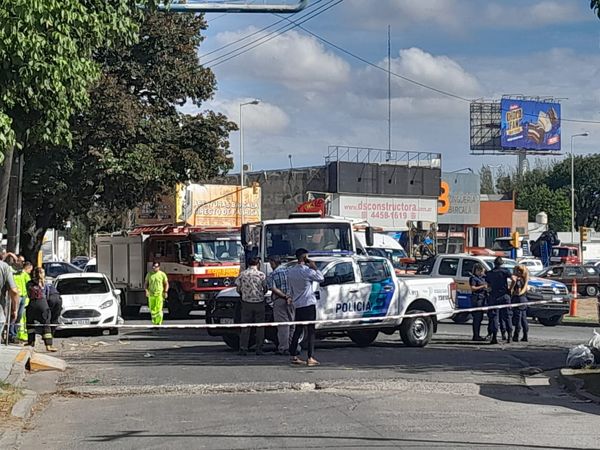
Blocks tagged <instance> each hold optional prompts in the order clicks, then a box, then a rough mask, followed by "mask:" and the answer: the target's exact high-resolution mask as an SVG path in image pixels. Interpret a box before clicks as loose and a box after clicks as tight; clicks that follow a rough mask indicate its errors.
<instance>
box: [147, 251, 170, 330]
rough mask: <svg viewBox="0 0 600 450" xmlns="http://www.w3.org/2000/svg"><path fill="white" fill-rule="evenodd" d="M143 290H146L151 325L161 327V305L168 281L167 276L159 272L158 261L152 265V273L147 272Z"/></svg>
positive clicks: (165, 295) (165, 296)
mask: <svg viewBox="0 0 600 450" xmlns="http://www.w3.org/2000/svg"><path fill="white" fill-rule="evenodd" d="M144 288H145V289H146V297H147V298H148V308H149V309H150V316H151V317H152V323H153V324H154V325H161V324H162V322H163V304H164V301H165V298H167V293H168V292H169V279H168V278H167V274H166V273H164V272H163V271H162V270H160V263H159V262H158V261H155V262H154V263H152V272H148V274H147V275H146V282H145V283H144Z"/></svg>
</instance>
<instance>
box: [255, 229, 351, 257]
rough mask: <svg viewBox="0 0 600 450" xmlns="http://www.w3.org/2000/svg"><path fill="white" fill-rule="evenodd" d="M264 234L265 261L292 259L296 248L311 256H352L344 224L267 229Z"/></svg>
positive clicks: (348, 231) (348, 236) (348, 232)
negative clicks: (337, 254)
mask: <svg viewBox="0 0 600 450" xmlns="http://www.w3.org/2000/svg"><path fill="white" fill-rule="evenodd" d="M265 233H266V234H265V237H266V250H267V257H268V256H272V255H277V256H283V257H294V256H295V253H296V250H297V249H299V248H305V249H306V250H308V251H309V252H310V253H350V252H353V246H352V237H351V233H350V224H347V223H306V224H304V223H291V224H290V223H286V224H277V225H268V226H267V227H266V230H265Z"/></svg>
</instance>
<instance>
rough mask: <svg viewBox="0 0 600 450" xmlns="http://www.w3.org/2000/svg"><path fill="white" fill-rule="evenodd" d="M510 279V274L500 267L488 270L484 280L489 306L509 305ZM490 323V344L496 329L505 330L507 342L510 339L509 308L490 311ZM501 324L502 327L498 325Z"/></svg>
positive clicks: (510, 319) (495, 336)
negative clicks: (488, 295)
mask: <svg viewBox="0 0 600 450" xmlns="http://www.w3.org/2000/svg"><path fill="white" fill-rule="evenodd" d="M511 277H512V275H511V273H510V272H509V271H508V270H507V269H504V268H502V267H494V268H493V269H492V270H490V271H489V272H488V273H487V274H486V276H485V279H486V281H487V283H488V285H489V286H490V289H491V292H490V306H495V305H508V304H510V294H509V291H508V280H510V279H511ZM488 318H489V321H490V328H489V330H490V333H491V334H492V342H494V341H496V339H497V335H498V328H501V329H503V331H504V330H506V332H507V334H508V336H507V338H508V341H509V342H510V340H511V338H512V311H511V308H501V309H491V310H490V311H489V312H488ZM500 324H502V325H500Z"/></svg>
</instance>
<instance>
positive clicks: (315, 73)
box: [202, 27, 350, 91]
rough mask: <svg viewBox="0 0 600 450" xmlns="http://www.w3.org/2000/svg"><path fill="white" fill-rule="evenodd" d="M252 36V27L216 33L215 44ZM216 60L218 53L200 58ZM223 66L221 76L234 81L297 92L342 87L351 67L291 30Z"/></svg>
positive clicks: (320, 45) (309, 39)
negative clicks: (256, 82) (251, 81)
mask: <svg viewBox="0 0 600 450" xmlns="http://www.w3.org/2000/svg"><path fill="white" fill-rule="evenodd" d="M253 32H256V29H255V28H252V27H251V28H248V29H246V30H239V31H235V32H224V33H219V34H218V35H217V36H216V41H217V43H218V44H219V45H224V44H228V43H230V42H233V41H235V40H237V39H240V38H241V37H243V36H247V35H249V34H251V33H253ZM265 35H266V32H263V33H259V34H258V35H256V36H254V37H253V38H252V39H253V40H254V39H256V38H259V37H260V36H265ZM246 42H247V41H244V42H241V43H240V44H245V43H246ZM232 48H236V47H235V46H233V47H230V48H228V49H227V50H228V51H230V50H231V49H232ZM215 56H218V53H217V54H215V55H210V56H208V57H207V58H203V59H202V61H203V62H205V61H208V60H209V59H213V57H215ZM225 64H226V65H227V66H226V69H227V70H226V71H225V72H223V74H224V76H227V77H235V76H236V74H238V73H239V74H240V76H242V77H243V78H244V79H245V80H248V78H249V77H252V78H255V79H258V80H260V81H262V82H264V81H270V82H275V83H279V84H282V85H284V86H285V87H287V88H289V89H294V90H299V91H305V90H308V91H323V90H327V89H330V88H331V87H333V86H337V85H340V84H343V83H345V82H346V81H347V80H348V77H349V74H350V65H349V64H348V63H347V62H346V61H345V60H343V59H342V58H340V57H338V56H336V55H335V54H333V53H332V52H330V51H327V50H326V48H325V47H324V46H323V45H322V44H321V43H320V42H319V41H317V40H316V39H315V38H313V37H311V36H305V35H303V34H300V33H298V32H296V31H293V30H292V31H288V32H287V33H285V34H283V35H281V36H278V37H277V38H275V39H272V40H270V41H268V42H265V43H264V44H262V45H260V46H258V47H256V48H255V49H253V50H251V51H249V52H247V53H244V54H242V55H240V56H238V57H235V58H234V59H232V60H231V61H228V62H227V63H225ZM225 64H223V65H222V66H218V69H219V71H221V69H220V68H221V67H225ZM210 65H211V64H209V66H210Z"/></svg>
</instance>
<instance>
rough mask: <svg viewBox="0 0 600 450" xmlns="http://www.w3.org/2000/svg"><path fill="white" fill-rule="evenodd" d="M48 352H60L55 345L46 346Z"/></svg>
mask: <svg viewBox="0 0 600 450" xmlns="http://www.w3.org/2000/svg"><path fill="white" fill-rule="evenodd" d="M46 351H49V352H50V353H55V352H57V351H58V349H57V348H56V347H55V346H54V345H46Z"/></svg>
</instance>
